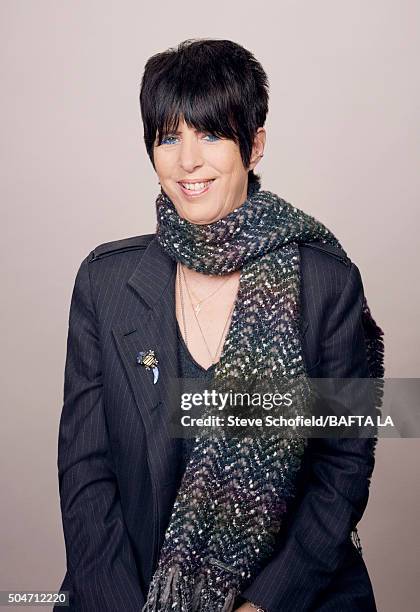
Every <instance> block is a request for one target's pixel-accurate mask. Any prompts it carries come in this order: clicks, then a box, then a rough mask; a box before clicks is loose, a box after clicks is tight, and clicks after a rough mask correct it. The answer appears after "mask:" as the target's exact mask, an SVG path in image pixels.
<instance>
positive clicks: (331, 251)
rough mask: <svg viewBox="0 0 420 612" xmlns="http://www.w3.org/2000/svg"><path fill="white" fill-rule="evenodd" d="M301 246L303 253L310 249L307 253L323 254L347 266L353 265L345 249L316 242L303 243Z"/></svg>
mask: <svg viewBox="0 0 420 612" xmlns="http://www.w3.org/2000/svg"><path fill="white" fill-rule="evenodd" d="M299 246H300V247H301V250H302V252H304V251H306V249H309V251H306V252H309V253H310V252H312V253H318V254H321V253H323V254H325V255H327V256H329V257H332V258H333V259H335V260H336V261H340V262H341V263H342V264H343V265H345V266H350V265H351V263H352V262H351V259H350V257H349V256H348V255H347V253H346V252H345V251H344V249H343V248H341V247H338V246H334V245H332V244H326V243H324V242H320V241H314V242H302V243H301V244H300V245H299Z"/></svg>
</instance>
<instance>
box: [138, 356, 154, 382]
mask: <svg viewBox="0 0 420 612" xmlns="http://www.w3.org/2000/svg"><path fill="white" fill-rule="evenodd" d="M136 361H137V363H139V364H140V365H142V366H143V367H145V368H146V370H152V372H153V384H154V385H155V384H156V383H157V380H158V378H159V369H158V367H157V364H158V363H159V360H158V358H157V357H156V355H155V351H152V350H151V349H149V350H148V351H140V352H139V353H138V354H137V358H136Z"/></svg>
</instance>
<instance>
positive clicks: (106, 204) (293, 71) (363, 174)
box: [0, 0, 420, 612]
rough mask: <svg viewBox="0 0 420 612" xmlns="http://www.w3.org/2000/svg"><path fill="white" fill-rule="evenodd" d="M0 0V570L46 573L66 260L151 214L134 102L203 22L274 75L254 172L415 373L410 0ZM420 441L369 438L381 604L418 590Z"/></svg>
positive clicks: (49, 584)
mask: <svg viewBox="0 0 420 612" xmlns="http://www.w3.org/2000/svg"><path fill="white" fill-rule="evenodd" d="M0 13H1V26H0V28H1V47H2V49H1V51H2V53H1V60H0V61H1V86H2V96H1V102H0V104H1V113H0V120H1V123H2V137H1V141H0V147H1V164H0V169H1V174H2V180H1V190H2V193H1V206H2V218H3V221H4V222H3V224H2V227H3V230H2V240H1V249H2V252H3V259H2V262H3V264H2V273H3V277H2V301H1V305H2V309H3V312H2V317H1V322H2V351H1V362H2V363H1V373H2V377H3V382H2V415H1V417H2V439H1V455H2V457H1V465H2V509H1V512H2V516H1V523H0V530H1V556H2V559H1V568H2V569H1V571H2V576H1V584H0V589H3V590H6V589H7V590H8V589H36V590H43V589H51V590H56V589H58V588H59V586H60V584H61V580H62V578H63V576H64V571H65V549H64V540H63V534H62V525H61V516H60V507H59V495H58V480H57V467H56V460H57V436H58V423H59V418H60V413H61V408H62V394H63V373H64V360H65V343H66V336H67V325H68V310H69V305H70V297H71V292H72V289H73V283H74V279H75V274H76V271H77V269H78V266H79V265H80V262H81V261H82V259H83V258H84V257H85V256H86V255H87V254H88V253H89V251H90V250H91V249H93V248H94V247H95V246H97V245H98V244H100V243H103V242H107V241H109V240H117V239H120V238H124V237H128V236H134V235H139V234H144V233H149V232H153V231H154V230H155V198H156V196H157V194H158V191H159V186H158V180H157V177H156V175H155V173H154V171H153V168H152V166H151V164H150V161H149V159H148V157H147V155H146V151H145V147H144V144H143V141H142V125H141V121H140V111H139V103H138V95H139V85H140V79H141V75H142V73H143V68H144V64H145V62H146V60H147V59H148V58H149V57H150V56H151V55H153V54H154V53H157V52H159V51H162V50H164V49H166V48H168V47H170V46H175V45H176V44H178V43H179V42H180V41H182V40H184V39H187V38H197V37H198V38H202V37H210V38H219V39H221V38H228V39H231V40H233V41H235V42H238V43H239V44H242V45H243V46H245V47H246V48H248V49H249V50H251V51H252V52H253V53H254V54H255V56H256V58H257V59H258V60H259V61H260V62H261V63H262V65H263V67H264V69H265V70H266V72H267V74H268V77H269V81H270V107H269V114H268V120H267V123H266V129H267V144H266V149H265V155H264V158H263V160H262V161H261V163H260V164H259V165H258V166H257V172H258V173H261V174H262V185H263V188H265V189H269V190H271V191H274V192H276V193H278V194H279V195H280V196H282V197H283V198H284V199H286V200H287V201H289V202H291V203H292V204H294V205H295V206H297V207H298V208H302V209H303V210H305V211H306V212H308V213H309V214H311V215H313V216H315V217H316V218H318V219H319V220H321V221H322V222H323V223H324V224H326V225H327V227H329V228H330V229H331V230H332V231H333V233H334V234H335V235H336V236H337V237H338V239H339V240H340V242H341V243H342V245H343V246H344V248H345V250H346V251H347V252H348V254H349V255H350V257H351V259H352V260H353V261H354V262H355V263H356V264H357V265H358V266H359V269H360V271H361V273H362V278H363V283H364V287H365V293H366V296H367V298H368V302H369V305H370V307H371V310H372V313H373V315H374V318H375V319H376V320H377V322H378V323H379V325H380V326H381V327H382V328H383V330H384V332H385V355H386V363H385V366H386V370H385V373H386V376H387V377H403V378H408V377H418V376H419V363H418V354H419V353H418V346H419V341H420V338H419V324H418V304H419V301H420V295H419V284H418V278H419V272H418V263H419V261H418V242H419V233H418V227H419V216H418V194H419V171H418V170H419V167H420V165H419V162H420V156H419V142H420V138H419V134H418V125H419V121H418V120H419V117H418V110H419V68H418V62H417V61H416V58H418V57H420V49H419V37H418V29H419V17H420V6H419V4H418V3H417V2H415V0H400V1H399V2H391V1H390V0H371V1H370V2H365V1H362V0H352V1H351V2H337V1H336V0H318V2H309V1H302V0H295V1H291V0H290V1H276V2H274V1H272V2H271V3H267V2H265V3H263V4H261V5H259V6H258V5H257V4H256V3H255V2H246V1H241V2H237V1H231V2H225V1H223V2H220V1H219V0H217V1H216V0H213V1H212V2H209V3H207V4H204V5H197V3H196V2H191V1H188V2H186V1H180V2H159V3H146V2H141V1H140V0H138V1H134V0H131V1H127V0H125V1H124V0H123V1H121V0H118V1H117V0H115V1H105V0H72V1H66V0H2V1H1V4H0ZM419 449H420V444H419V440H417V439H411V440H410V439H391V440H390V439H386V440H380V442H379V446H378V449H377V463H376V468H375V471H374V475H373V480H372V486H371V494H370V500H369V504H368V507H367V510H366V512H365V515H364V517H363V519H362V521H361V523H360V536H361V540H362V545H363V548H364V555H365V559H366V563H367V566H368V569H369V573H370V576H371V579H372V582H373V587H374V591H375V595H376V599H377V604H378V609H379V610H380V611H381V612H395V610H404V612H411V611H414V610H418V606H419V596H418V587H419V582H418V580H419V575H418V554H419V537H420V536H419V529H418V515H419V491H418V467H417V466H418V452H419ZM19 609H20V608H19ZM297 612H298V611H297Z"/></svg>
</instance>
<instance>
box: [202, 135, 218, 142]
mask: <svg viewBox="0 0 420 612" xmlns="http://www.w3.org/2000/svg"><path fill="white" fill-rule="evenodd" d="M205 138H210V139H211V140H210V142H215V141H217V140H220V137H219V136H216V135H215V134H206V136H205Z"/></svg>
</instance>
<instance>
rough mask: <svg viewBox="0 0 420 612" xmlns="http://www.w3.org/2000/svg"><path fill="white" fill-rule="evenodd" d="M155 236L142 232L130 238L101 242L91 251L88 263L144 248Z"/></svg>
mask: <svg viewBox="0 0 420 612" xmlns="http://www.w3.org/2000/svg"><path fill="white" fill-rule="evenodd" d="M154 236H155V234H142V235H141V236H130V237H129V238H122V239H121V240H112V241H111V242H104V243H102V244H99V245H98V246H97V247H95V248H94V249H93V250H92V251H91V252H90V253H89V255H88V263H92V262H93V261H97V260H98V259H103V258H104V257H110V256H111V255H117V254H119V253H126V252H128V251H139V250H144V249H146V248H147V246H148V244H149V243H150V241H151V240H152V239H153V237H154Z"/></svg>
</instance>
